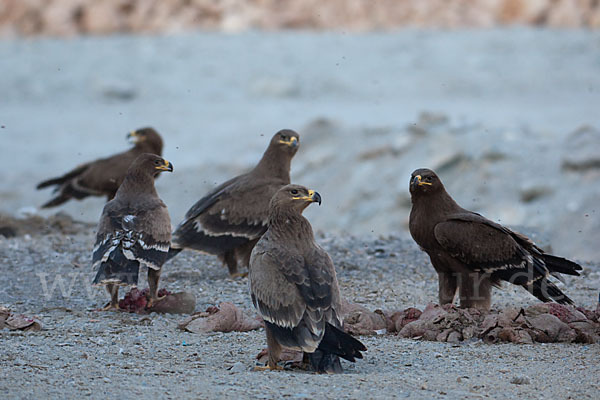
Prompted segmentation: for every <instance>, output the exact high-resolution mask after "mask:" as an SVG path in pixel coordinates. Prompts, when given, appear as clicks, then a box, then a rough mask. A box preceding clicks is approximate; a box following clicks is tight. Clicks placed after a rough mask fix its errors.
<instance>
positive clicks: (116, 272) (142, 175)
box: [92, 153, 173, 311]
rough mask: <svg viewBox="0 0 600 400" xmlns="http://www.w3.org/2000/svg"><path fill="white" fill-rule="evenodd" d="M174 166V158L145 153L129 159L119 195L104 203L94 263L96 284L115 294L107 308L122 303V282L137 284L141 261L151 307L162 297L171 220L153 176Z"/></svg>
mask: <svg viewBox="0 0 600 400" xmlns="http://www.w3.org/2000/svg"><path fill="white" fill-rule="evenodd" d="M162 171H169V172H172V171H173V164H171V163H170V162H169V161H167V160H165V159H163V158H162V157H160V156H158V155H156V154H150V153H145V154H142V155H140V156H138V157H137V158H136V159H135V161H134V162H133V163H132V164H131V166H130V167H129V169H128V170H127V174H126V175H125V179H124V180H123V184H121V186H120V187H119V190H117V193H116V195H115V198H114V199H112V200H111V201H109V202H108V203H106V205H105V206H104V209H103V210H102V215H101V216H100V222H99V223H98V232H97V234H96V244H95V247H94V251H93V254H92V268H94V269H97V273H96V277H95V278H94V281H93V285H105V286H106V289H107V290H108V293H109V294H110V296H111V300H110V303H109V304H108V305H107V306H106V307H105V308H103V311H108V310H111V309H118V308H119V304H118V299H119V286H127V285H132V286H137V283H138V274H139V268H140V266H145V267H147V268H148V285H149V287H150V290H149V292H150V293H149V295H150V299H149V301H148V305H147V307H148V308H151V307H152V306H153V305H154V304H155V303H156V302H157V301H159V300H161V298H159V297H158V280H159V278H160V273H161V269H162V265H163V264H164V262H165V260H166V259H167V254H168V252H169V246H170V243H171V220H170V218H169V212H168V211H167V206H166V205H165V203H163V202H162V200H161V199H160V198H159V197H158V194H157V193H156V189H155V188H154V178H155V177H156V176H157V175H158V174H159V173H161V172H162Z"/></svg>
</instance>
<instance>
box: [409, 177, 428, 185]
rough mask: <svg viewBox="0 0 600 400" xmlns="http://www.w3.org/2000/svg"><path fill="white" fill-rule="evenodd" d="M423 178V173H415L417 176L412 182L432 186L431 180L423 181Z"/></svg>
mask: <svg viewBox="0 0 600 400" xmlns="http://www.w3.org/2000/svg"><path fill="white" fill-rule="evenodd" d="M421 179H422V178H421V175H415V177H414V178H413V180H412V184H413V185H417V186H423V185H429V186H431V183H430V182H423V181H422V180H421Z"/></svg>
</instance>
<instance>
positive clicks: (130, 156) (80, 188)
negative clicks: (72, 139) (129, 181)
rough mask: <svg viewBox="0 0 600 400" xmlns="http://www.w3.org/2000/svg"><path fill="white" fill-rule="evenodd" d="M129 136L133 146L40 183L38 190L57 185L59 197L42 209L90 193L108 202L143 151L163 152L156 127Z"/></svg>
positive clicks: (56, 189)
mask: <svg viewBox="0 0 600 400" xmlns="http://www.w3.org/2000/svg"><path fill="white" fill-rule="evenodd" d="M127 138H128V139H129V140H131V141H132V142H133V143H134V146H133V147H132V148H131V149H129V150H127V151H125V152H122V153H118V154H115V155H113V156H110V157H107V158H101V159H98V160H95V161H90V162H88V163H85V164H81V165H79V166H78V167H76V168H75V169H73V170H71V171H69V172H67V173H66V174H64V175H62V176H59V177H57V178H52V179H48V180H46V181H43V182H40V183H39V184H38V185H37V189H43V188H45V187H48V186H55V188H54V193H55V196H54V197H53V198H52V199H51V200H49V201H48V202H46V203H45V204H44V205H42V208H50V207H56V206H59V205H61V204H63V203H65V202H67V201H69V200H71V199H77V200H81V199H84V198H86V197H88V196H106V198H107V201H108V200H111V199H112V198H113V197H115V194H116V193H117V189H119V186H120V185H121V182H123V179H125V173H126V172H127V168H129V166H130V165H131V163H132V162H133V161H134V160H135V159H136V158H137V157H138V156H139V155H140V154H143V153H152V154H156V155H159V156H160V155H162V148H163V141H162V138H161V137H160V135H159V134H158V132H156V131H155V130H154V129H153V128H142V129H138V130H135V131H132V132H130V133H129V134H128V135H127Z"/></svg>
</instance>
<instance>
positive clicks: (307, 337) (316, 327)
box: [249, 185, 366, 373]
mask: <svg viewBox="0 0 600 400" xmlns="http://www.w3.org/2000/svg"><path fill="white" fill-rule="evenodd" d="M314 202H317V203H319V204H321V196H320V195H319V193H317V192H315V191H313V190H308V189H307V188H305V187H303V186H299V185H287V186H284V187H283V188H281V189H280V190H279V191H278V192H277V193H276V194H275V196H274V197H273V199H272V200H271V202H270V207H269V228H268V230H267V232H266V233H265V234H264V235H263V236H262V238H261V239H260V240H259V241H258V243H257V244H256V246H255V247H254V250H252V257H251V259H250V272H249V276H250V292H251V295H252V302H253V303H254V307H256V309H257V310H258V311H259V313H260V315H261V316H262V317H263V319H264V321H265V332H266V334H267V346H268V352H269V354H268V358H269V360H268V363H267V365H266V367H264V368H263V367H259V368H258V369H281V367H280V366H279V365H278V362H279V357H280V354H281V350H282V348H284V347H285V348H289V349H294V350H299V351H303V352H304V355H305V357H304V360H305V361H307V362H309V363H310V365H311V366H312V368H313V369H314V370H315V371H316V372H320V373H321V372H327V373H336V372H341V371H342V367H341V364H340V360H339V358H340V357H342V358H344V359H346V360H348V361H352V362H354V361H355V360H356V359H357V358H362V357H363V356H362V354H361V351H365V350H366V348H365V346H364V345H363V344H362V343H361V342H360V341H358V340H357V339H355V338H353V337H352V336H350V335H348V334H347V333H345V332H344V331H343V329H342V316H341V304H340V290H339V288H338V282H337V277H336V274H335V268H334V266H333V262H332V261H331V258H330V257H329V255H328V254H327V252H325V250H323V249H322V248H321V247H320V246H319V245H318V244H317V243H316V242H315V238H314V235H313V230H312V227H311V225H310V223H309V222H308V220H307V219H306V218H304V217H303V216H302V211H303V210H304V209H305V208H306V207H308V205H310V204H311V203H314Z"/></svg>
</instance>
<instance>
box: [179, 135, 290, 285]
mask: <svg viewBox="0 0 600 400" xmlns="http://www.w3.org/2000/svg"><path fill="white" fill-rule="evenodd" d="M299 143H300V136H299V135H298V133H296V132H294V131H293V130H290V129H283V130H281V131H279V132H277V133H276V134H275V135H274V136H273V137H272V138H271V141H270V143H269V146H268V147H267V150H266V151H265V152H264V154H263V156H262V158H261V160H260V161H259V163H258V164H257V165H256V166H255V167H254V169H252V170H251V171H249V172H247V173H245V174H242V175H239V176H236V177H234V178H232V179H230V180H228V181H227V182H225V183H223V184H221V185H219V186H217V187H216V188H215V189H214V190H212V191H211V192H210V193H208V194H206V195H205V196H204V197H202V198H201V199H200V200H198V201H197V202H196V204H194V205H193V206H192V207H191V208H190V209H189V211H188V212H187V213H186V214H185V218H184V219H183V221H181V223H180V224H179V225H178V226H177V228H176V230H175V232H173V243H172V244H171V250H170V251H169V258H172V257H174V256H175V255H177V254H178V253H179V252H181V250H183V249H193V250H199V251H202V252H205V253H209V254H214V255H216V256H218V257H219V259H220V260H221V262H222V263H223V264H224V265H227V268H228V269H229V274H230V275H231V276H232V277H239V276H244V275H246V274H245V273H240V272H238V264H242V265H244V266H246V267H247V266H248V263H249V261H250V253H251V252H252V248H253V247H254V245H255V244H256V242H257V241H258V239H259V238H260V237H261V236H262V234H263V233H265V231H266V230H267V221H268V216H269V201H270V200H271V198H272V197H273V195H274V194H275V192H277V190H278V189H279V188H281V187H282V186H284V185H287V184H289V183H290V164H291V161H292V158H293V157H294V155H295V154H296V152H297V151H298V145H299Z"/></svg>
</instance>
